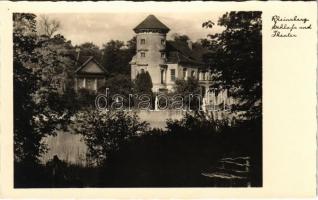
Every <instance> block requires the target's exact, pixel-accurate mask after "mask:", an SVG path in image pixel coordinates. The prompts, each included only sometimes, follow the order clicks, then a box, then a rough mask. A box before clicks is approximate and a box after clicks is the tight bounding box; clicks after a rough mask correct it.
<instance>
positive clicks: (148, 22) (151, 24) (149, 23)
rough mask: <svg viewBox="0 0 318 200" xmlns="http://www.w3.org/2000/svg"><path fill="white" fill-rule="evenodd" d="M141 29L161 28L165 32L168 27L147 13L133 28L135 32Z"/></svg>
mask: <svg viewBox="0 0 318 200" xmlns="http://www.w3.org/2000/svg"><path fill="white" fill-rule="evenodd" d="M142 29H155V30H161V31H164V32H165V33H167V32H168V31H169V30H170V29H169V28H168V27H167V26H166V25H164V24H163V23H162V22H161V21H159V20H158V19H157V18H156V17H155V16H154V15H149V16H148V17H147V18H146V19H144V21H142V22H141V23H140V24H139V25H138V26H136V27H135V28H134V31H135V32H136V33H137V32H139V31H140V30H142Z"/></svg>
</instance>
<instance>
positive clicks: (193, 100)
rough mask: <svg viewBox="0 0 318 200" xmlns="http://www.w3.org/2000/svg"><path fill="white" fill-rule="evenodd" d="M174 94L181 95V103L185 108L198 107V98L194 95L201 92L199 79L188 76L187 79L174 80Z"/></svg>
mask: <svg viewBox="0 0 318 200" xmlns="http://www.w3.org/2000/svg"><path fill="white" fill-rule="evenodd" d="M174 93H175V94H177V95H181V96H182V97H183V105H184V106H185V107H186V108H189V106H190V108H191V109H194V110H197V109H199V104H200V101H201V100H200V99H198V98H197V96H196V95H200V94H201V89H200V85H199V81H198V80H197V79H196V78H193V77H189V78H188V80H176V85H175V92H174Z"/></svg>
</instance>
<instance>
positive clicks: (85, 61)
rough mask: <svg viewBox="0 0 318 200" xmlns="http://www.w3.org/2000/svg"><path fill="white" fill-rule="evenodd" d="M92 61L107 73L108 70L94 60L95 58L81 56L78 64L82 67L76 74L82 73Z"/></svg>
mask: <svg viewBox="0 0 318 200" xmlns="http://www.w3.org/2000/svg"><path fill="white" fill-rule="evenodd" d="M91 61H93V62H95V63H96V65H97V66H98V67H99V68H100V69H101V70H103V71H104V72H105V73H107V70H106V69H105V68H104V67H103V66H102V65H101V64H100V63H99V62H98V61H97V60H96V59H95V58H94V56H80V57H79V59H78V64H80V66H79V67H78V68H77V69H76V70H75V73H80V72H81V70H82V69H83V68H84V67H85V66H86V65H87V64H88V63H89V62H91Z"/></svg>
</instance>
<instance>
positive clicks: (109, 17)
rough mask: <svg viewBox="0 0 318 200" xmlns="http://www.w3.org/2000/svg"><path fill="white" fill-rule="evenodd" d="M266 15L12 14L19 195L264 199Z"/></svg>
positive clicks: (254, 12)
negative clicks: (127, 192) (196, 194)
mask: <svg viewBox="0 0 318 200" xmlns="http://www.w3.org/2000/svg"><path fill="white" fill-rule="evenodd" d="M262 14H263V13H262V11H259V10H251V11H240V10H224V11H222V10H219V11H218V12H215V11H214V12H188V13H187V12H175V13H174V12H150V13H147V12H146V11H144V12H139V11H136V12H127V13H124V12H117V13H116V12H104V13H61V12H59V13H52V12H50V13H49V12H44V13H33V12H15V13H13V14H12V19H13V129H14V130H13V134H14V136H13V138H14V139H13V142H14V144H13V147H14V159H13V160H14V169H13V172H14V179H13V181H14V188H16V189H18V188H170V187H173V188H176V187H177V188H179V187H180V188H182V187H211V188H214V187H216V188H217V187H222V188H224V187H226V188H232V187H240V188H246V187H263V112H262V111H263V107H262V105H263V104H262V88H263V83H262V66H263V61H262V47H263V45H262Z"/></svg>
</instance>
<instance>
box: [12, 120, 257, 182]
mask: <svg viewBox="0 0 318 200" xmlns="http://www.w3.org/2000/svg"><path fill="white" fill-rule="evenodd" d="M167 127H168V128H167V131H161V130H151V131H149V132H148V133H147V134H145V135H142V136H136V137H132V138H131V139H130V140H127V141H126V142H124V143H122V144H121V145H120V148H119V149H118V150H116V151H112V152H109V155H108V157H107V158H106V159H105V161H104V162H103V163H102V164H101V165H100V166H98V167H97V166H95V167H94V166H86V167H83V166H79V165H70V164H66V163H64V162H62V161H60V160H58V158H57V157H56V158H54V159H53V160H52V161H50V162H48V163H46V165H39V164H37V165H35V164H34V163H30V164H28V163H23V164H22V163H19V164H16V165H15V187H19V188H20V187H22V188H23V187H28V188H30V187H31V188H32V187H44V188H45V187H246V186H252V187H260V186H262V145H261V144H262V134H261V132H262V127H261V121H260V120H258V119H256V120H252V121H247V122H242V123H240V124H237V125H235V126H233V127H229V126H226V125H225V124H223V123H220V122H213V123H212V122H210V121H207V120H205V119H203V118H200V117H192V116H186V117H185V118H184V119H182V120H180V121H170V122H168V123H167ZM26 171H27V173H26Z"/></svg>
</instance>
